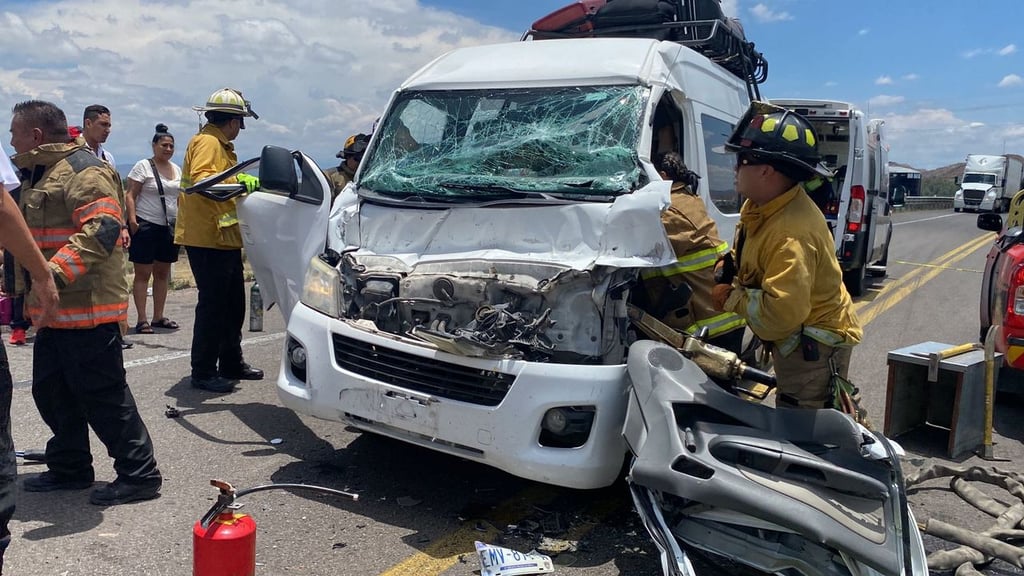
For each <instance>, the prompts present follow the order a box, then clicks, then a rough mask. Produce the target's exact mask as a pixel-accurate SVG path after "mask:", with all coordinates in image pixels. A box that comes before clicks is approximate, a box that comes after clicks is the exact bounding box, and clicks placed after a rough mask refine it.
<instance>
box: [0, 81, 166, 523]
mask: <svg viewBox="0 0 1024 576" xmlns="http://www.w3.org/2000/svg"><path fill="white" fill-rule="evenodd" d="M13 112H14V114H13V117H12V119H11V145H12V146H13V147H14V150H15V152H17V154H16V155H15V156H14V158H12V161H13V162H14V164H15V166H17V167H18V168H20V169H21V174H22V186H21V188H22V193H21V211H22V213H23V214H24V216H25V221H26V222H27V223H28V226H29V229H30V230H31V232H32V236H33V237H34V238H35V240H36V243H37V244H38V246H39V248H40V249H41V250H42V252H43V255H44V256H45V257H46V258H47V259H48V261H49V262H48V265H49V267H50V272H51V273H52V275H53V279H54V282H55V284H56V287H57V290H58V293H59V294H60V306H59V311H58V312H57V314H56V316H55V317H54V319H53V320H52V321H51V322H49V323H48V324H46V325H45V326H43V325H40V328H39V333H38V334H37V335H36V340H35V346H34V349H33V351H32V398H33V399H34V400H35V403H36V408H38V410H39V415H40V416H42V419H43V421H44V422H46V425H47V426H49V427H50V430H51V431H52V432H53V436H52V437H51V438H50V440H49V441H48V442H47V443H46V466H47V470H46V471H45V472H43V473H41V474H39V475H37V476H33V477H31V478H27V479H26V480H25V482H24V488H25V490H26V491H29V492H50V491H54V490H82V489H85V488H89V487H91V486H92V483H93V480H94V478H95V473H94V469H93V458H92V454H91V452H90V449H89V428H92V431H93V432H95V433H96V436H97V437H98V438H99V439H100V441H101V442H103V444H104V445H105V447H106V450H107V453H108V454H109V455H110V456H111V457H113V459H114V470H115V471H116V472H117V478H116V479H115V480H114V481H113V482H110V483H109V484H107V485H105V486H102V487H100V488H97V489H95V490H93V492H92V494H91V495H90V497H89V501H90V502H92V503H93V504H96V505H99V506H110V505H114V504H122V503H125V502H132V501H135V500H148V499H151V498H156V497H157V496H159V495H160V486H161V484H162V478H161V475H160V471H159V470H158V469H157V464H156V460H155V459H154V456H153V442H152V440H151V439H150V435H149V432H148V430H147V429H146V425H145V424H144V423H143V421H142V417H141V416H140V415H139V411H138V408H137V407H136V404H135V398H134V397H133V396H132V392H131V390H130V389H129V388H128V383H127V381H126V380H125V371H124V357H123V354H122V351H121V330H120V327H119V325H118V323H119V322H122V321H124V320H126V318H127V314H128V283H127V280H126V278H125V273H124V247H123V246H122V245H121V243H120V241H119V238H120V232H121V227H122V226H123V220H122V218H123V215H124V209H123V207H122V205H121V203H120V199H121V194H120V177H119V176H118V174H117V171H116V170H114V168H113V167H112V166H110V165H109V164H107V163H106V162H104V161H102V160H100V159H99V158H97V157H96V156H95V155H94V154H92V153H91V152H90V151H88V150H87V149H86V147H85V146H84V145H83V144H78V143H68V126H67V118H66V116H65V115H64V112H63V111H62V110H61V109H60V108H58V107H57V106H55V105H53V104H51V103H49V102H41V101H38V100H29V101H26V102H21V103H19V104H17V105H15V106H14V110H13ZM21 272H22V271H21V270H19V273H18V274H17V275H16V276H15V291H16V292H18V293H24V291H25V289H26V286H25V284H26V283H25V280H24V278H25V275H24V274H23V273H21ZM37 307H38V302H32V301H30V302H29V313H30V314H31V315H32V316H33V317H35V316H37V315H38V314H39V313H40V310H38V308H37Z"/></svg>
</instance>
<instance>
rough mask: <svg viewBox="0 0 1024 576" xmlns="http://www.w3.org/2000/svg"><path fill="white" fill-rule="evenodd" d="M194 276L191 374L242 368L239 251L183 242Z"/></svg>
mask: <svg viewBox="0 0 1024 576" xmlns="http://www.w3.org/2000/svg"><path fill="white" fill-rule="evenodd" d="M185 251H186V252H187V253H188V264H189V266H191V268H192V276H194V277H195V279H196V287H197V288H198V289H199V299H198V301H197V302H196V318H195V327H194V330H193V332H192V377H193V378H212V377H214V376H216V375H217V374H218V366H219V368H220V370H219V372H220V373H222V374H237V373H239V372H240V371H241V368H242V324H243V323H244V322H245V280H244V279H243V277H242V251H241V250H240V249H239V250H217V249H215V248H197V247H195V246H186V247H185Z"/></svg>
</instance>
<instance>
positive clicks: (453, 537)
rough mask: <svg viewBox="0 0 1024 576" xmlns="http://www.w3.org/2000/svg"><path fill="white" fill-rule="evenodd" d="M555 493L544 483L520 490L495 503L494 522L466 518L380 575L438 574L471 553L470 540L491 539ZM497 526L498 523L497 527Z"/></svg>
mask: <svg viewBox="0 0 1024 576" xmlns="http://www.w3.org/2000/svg"><path fill="white" fill-rule="evenodd" d="M557 497H558V490H557V489H556V488H555V487H554V486H550V485H547V484H535V485H532V486H529V487H527V488H526V489H524V490H523V491H522V492H520V493H519V494H517V495H515V496H514V497H512V498H509V499H507V500H505V501H504V502H501V503H500V504H498V507H497V508H496V509H495V510H494V512H493V513H492V514H490V520H492V521H493V522H494V524H496V525H497V526H495V525H493V524H490V523H487V522H480V519H479V518H467V519H466V521H465V522H463V523H462V525H461V526H459V527H458V528H456V529H455V530H454V531H452V532H449V533H448V534H446V535H444V536H442V537H441V538H440V539H438V540H434V541H433V542H431V543H430V545H429V546H427V547H426V548H424V549H423V550H422V551H419V552H416V553H414V554H413V555H412V556H409V557H407V558H406V559H405V560H403V561H401V562H399V563H398V564H396V565H395V566H393V567H391V568H389V569H388V570H387V571H385V572H381V574H380V576H429V575H436V574H441V573H442V572H444V571H445V570H447V569H449V568H451V567H452V566H454V565H456V564H458V562H459V557H460V556H462V555H464V554H471V553H472V551H473V549H474V548H473V542H474V541H475V540H480V541H481V542H493V541H494V539H495V537H497V536H498V535H499V534H501V533H502V532H503V531H504V527H505V526H507V525H508V524H515V523H517V521H519V520H521V519H523V518H526V517H527V516H528V515H529V514H530V513H531V512H532V508H533V506H535V505H543V504H547V503H549V502H552V501H553V500H554V499H555V498H557ZM499 526H500V527H499Z"/></svg>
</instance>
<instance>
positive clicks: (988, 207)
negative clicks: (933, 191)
mask: <svg viewBox="0 0 1024 576" xmlns="http://www.w3.org/2000/svg"><path fill="white" fill-rule="evenodd" d="M1022 172H1024V157H1021V156H1019V155H1017V154H1003V155H1000V156H991V155H985V154H968V155H967V163H966V165H965V166H964V175H963V176H962V177H960V179H959V184H960V189H959V190H957V191H956V195H955V196H954V197H953V211H955V212H960V211H961V210H963V211H972V212H975V211H977V212H995V213H997V214H999V213H1002V212H1007V211H1009V209H1010V200H1012V199H1013V195H1014V194H1016V193H1017V191H1018V190H1020V189H1021V176H1022Z"/></svg>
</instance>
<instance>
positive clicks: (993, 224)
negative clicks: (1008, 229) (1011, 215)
mask: <svg viewBox="0 0 1024 576" xmlns="http://www.w3.org/2000/svg"><path fill="white" fill-rule="evenodd" d="M978 228H981V229H982V230H988V231H989V232H999V231H1001V230H1002V229H1003V217H1002V216H1000V215H999V214H978Z"/></svg>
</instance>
